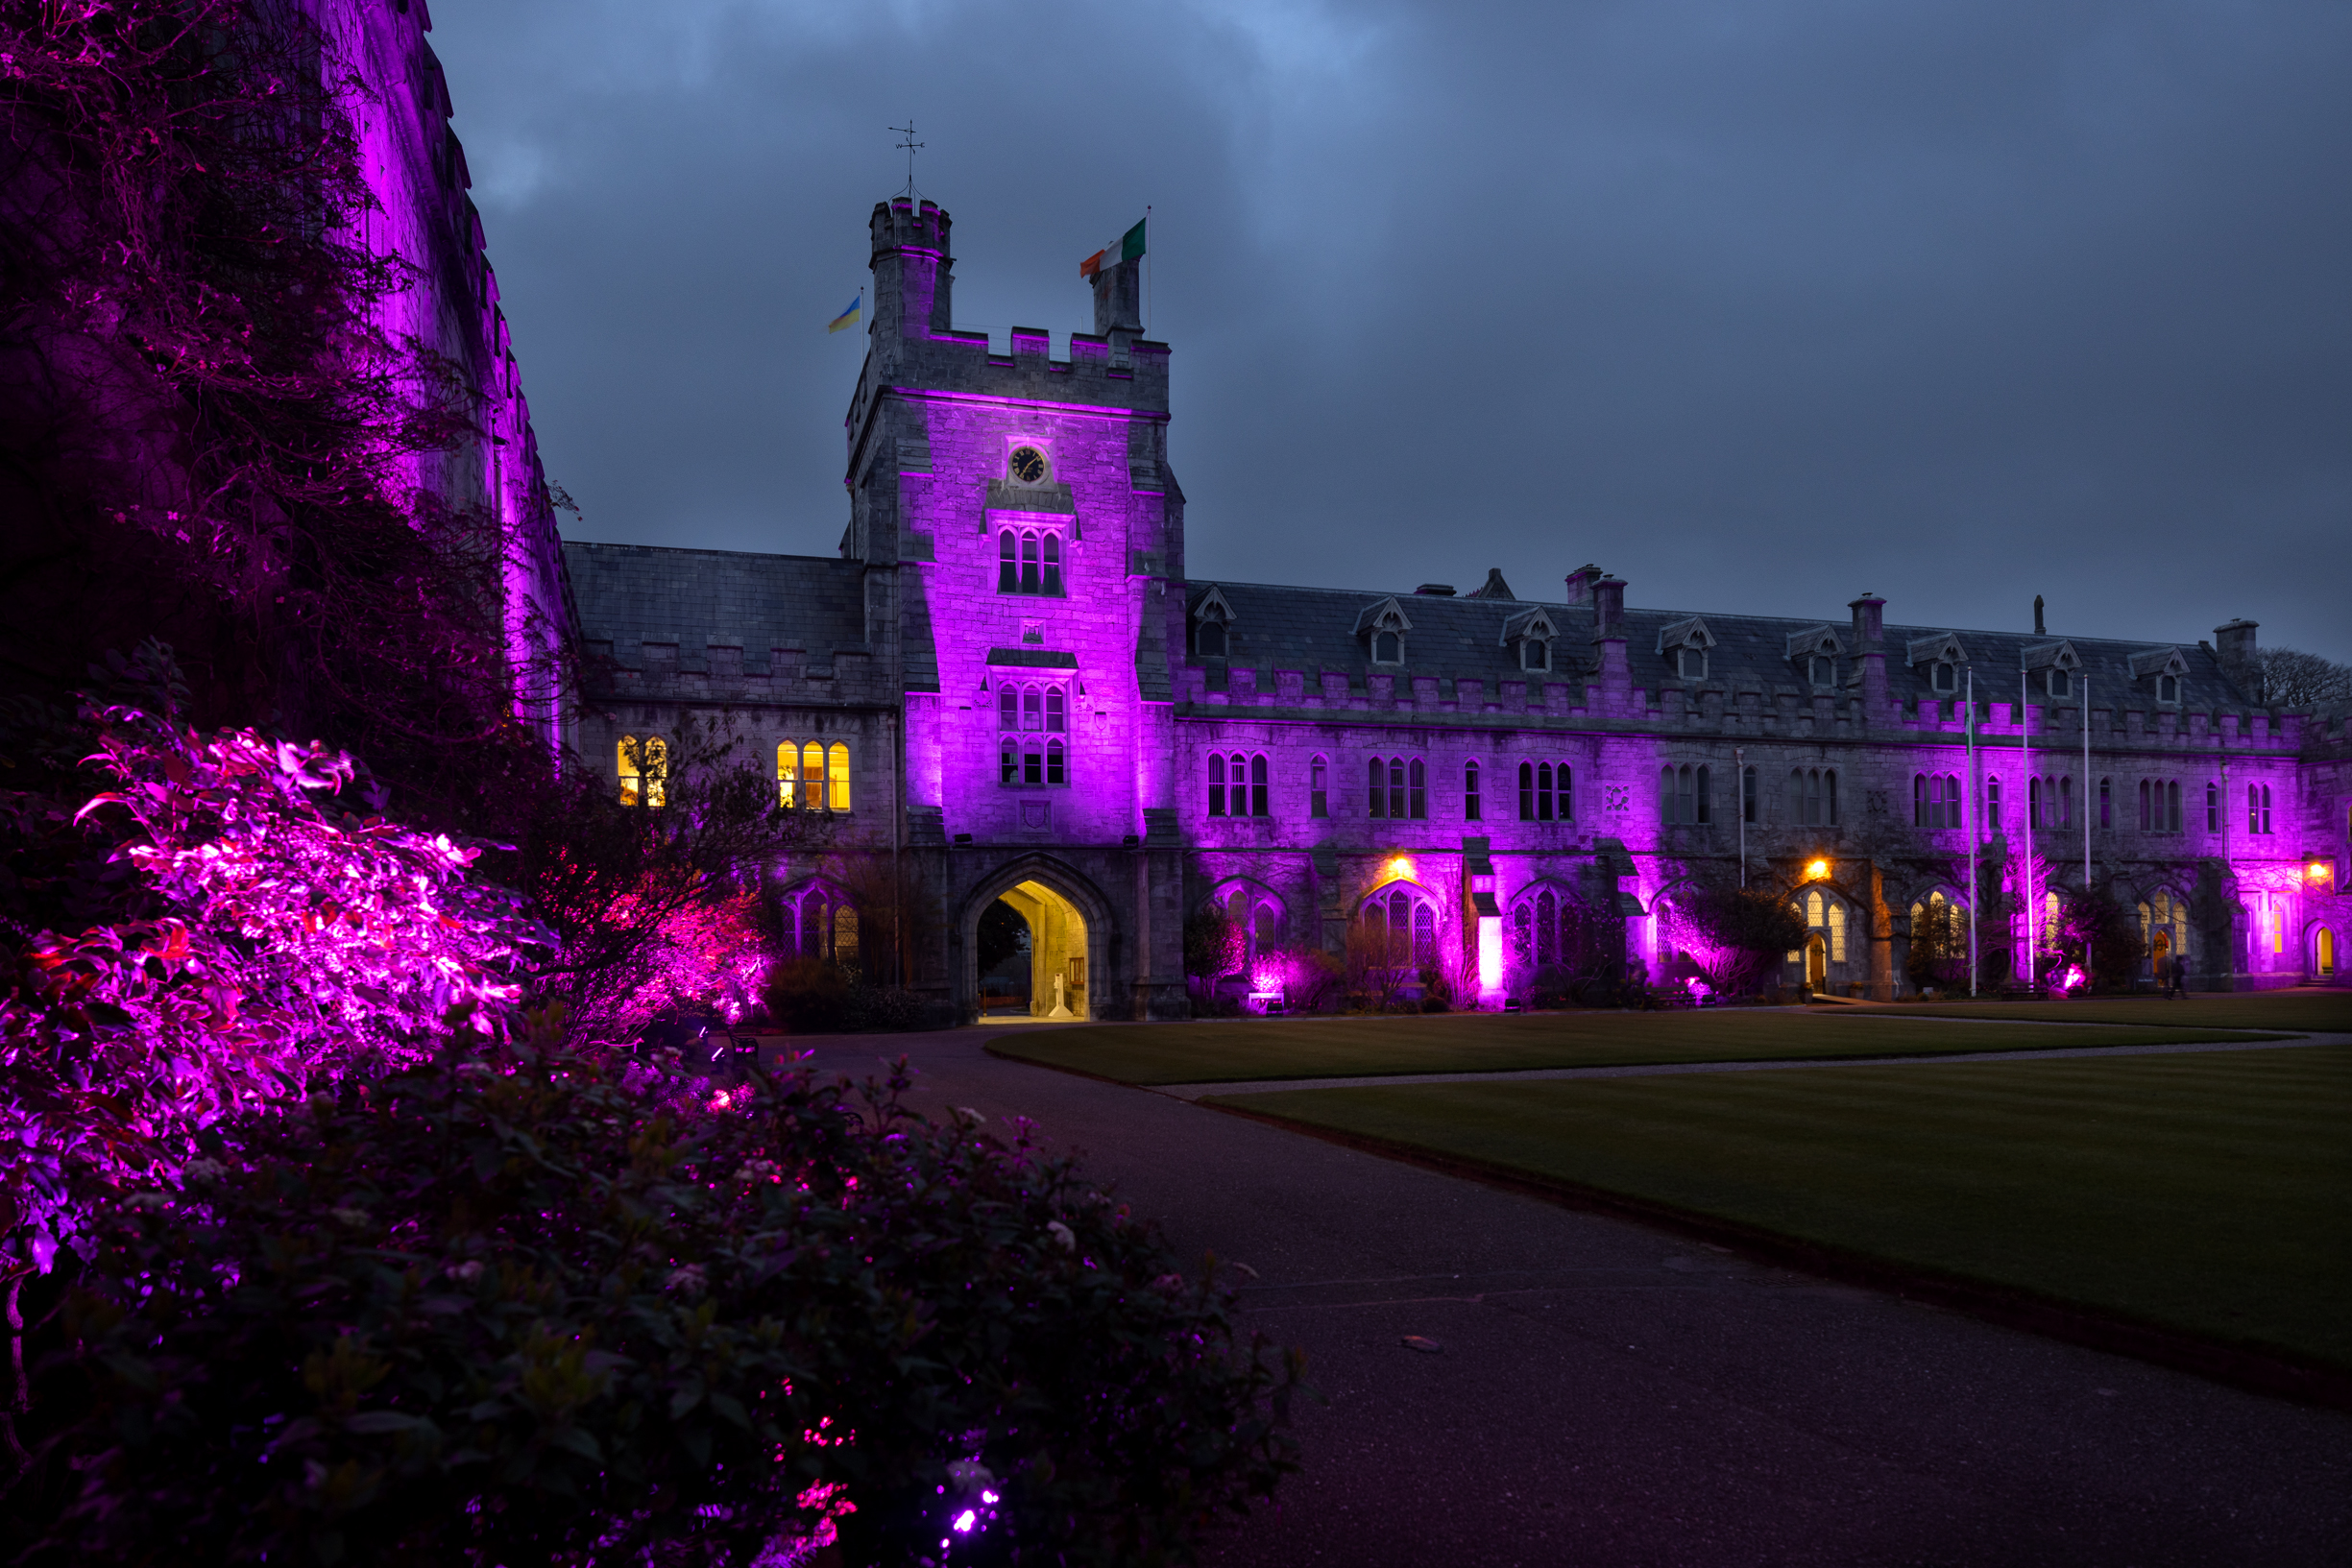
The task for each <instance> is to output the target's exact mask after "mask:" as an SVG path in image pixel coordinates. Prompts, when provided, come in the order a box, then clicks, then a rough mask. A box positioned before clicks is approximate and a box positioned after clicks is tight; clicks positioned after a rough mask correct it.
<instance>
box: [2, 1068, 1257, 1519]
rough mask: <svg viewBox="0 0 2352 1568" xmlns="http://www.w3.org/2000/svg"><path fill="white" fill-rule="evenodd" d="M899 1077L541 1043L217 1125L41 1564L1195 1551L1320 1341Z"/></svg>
mask: <svg viewBox="0 0 2352 1568" xmlns="http://www.w3.org/2000/svg"><path fill="white" fill-rule="evenodd" d="M633 1071H636V1072H638V1073H641V1074H642V1073H643V1069H636V1070H633ZM906 1087H907V1082H906V1078H905V1076H904V1072H903V1068H902V1069H901V1071H900V1073H899V1074H898V1075H896V1076H894V1077H893V1078H892V1079H891V1080H890V1081H889V1082H887V1083H886V1084H875V1083H871V1082H869V1083H868V1084H867V1085H866V1086H864V1088H863V1089H862V1090H858V1091H853V1090H852V1089H851V1088H850V1087H849V1085H848V1084H847V1083H846V1081H845V1080H840V1081H836V1082H835V1083H832V1084H824V1083H819V1082H816V1081H814V1080H813V1079H812V1077H811V1076H810V1075H809V1074H808V1073H806V1072H801V1073H790V1074H786V1075H782V1076H777V1077H767V1076H764V1075H763V1076H761V1077H760V1078H759V1079H758V1080H757V1081H756V1082H755V1084H754V1085H753V1086H752V1087H751V1088H750V1089H749V1090H748V1091H742V1090H737V1091H727V1092H722V1093H720V1094H718V1095H712V1094H711V1092H710V1090H709V1088H708V1086H707V1085H693V1084H684V1083H680V1082H677V1081H670V1082H667V1083H638V1084H633V1085H628V1086H623V1085H619V1084H616V1083H614V1082H610V1081H607V1080H606V1079H604V1078H603V1077H600V1076H599V1075H598V1074H597V1073H595V1072H594V1071H593V1070H591V1069H590V1068H588V1067H587V1066H586V1065H585V1064H583V1063H582V1062H581V1061H579V1060H577V1059H575V1058H570V1057H567V1056H564V1055H561V1054H554V1053H546V1054H543V1053H541V1052H540V1051H539V1050H538V1049H536V1048H533V1047H528V1046H525V1047H519V1048H510V1049H501V1050H500V1051H499V1052H498V1053H497V1065H496V1066H492V1065H487V1064H485V1063H483V1062H482V1061H480V1060H478V1059H473V1060H469V1059H464V1057H463V1056H462V1055H456V1056H452V1057H449V1058H445V1059H443V1060H441V1061H438V1062H435V1063H432V1064H429V1065H427V1066H424V1067H420V1068H417V1069H413V1070H411V1071H409V1072H406V1073H400V1074H398V1075H395V1076H392V1077H389V1078H386V1079H384V1080H381V1081H379V1082H378V1083H376V1084H375V1085H373V1086H370V1087H368V1088H367V1089H365V1090H364V1091H363V1090H361V1089H359V1088H358V1087H356V1086H349V1087H347V1088H346V1089H345V1091H344V1092H343V1093H341V1094H340V1095H329V1096H322V1097H319V1098H314V1099H313V1100H311V1101H310V1102H309V1103H308V1104H306V1105H305V1106H303V1107H302V1108H301V1109H300V1110H298V1111H295V1112H293V1113H290V1114H288V1115H285V1116H281V1117H273V1118H267V1119H255V1120H248V1121H245V1122H239V1123H236V1124H234V1125H231V1126H228V1127H225V1128H222V1129H219V1130H218V1134H217V1136H212V1137H209V1138H208V1140H207V1147H208V1149H209V1153H208V1155H207V1156H206V1158H203V1159H201V1160H199V1161H197V1162H195V1163H192V1164H191V1165H190V1166H189V1167H188V1170H187V1185H186V1187H185V1188H184V1189H183V1190H181V1191H178V1192H155V1193H150V1194H144V1195H142V1196H141V1197H139V1198H137V1199H134V1200H133V1201H132V1202H131V1203H128V1204H126V1205H124V1206H123V1207H122V1208H121V1209H120V1210H119V1211H117V1212H115V1213H113V1214H111V1215H109V1217H107V1218H105V1220H104V1221H103V1222H102V1224H101V1226H100V1230H99V1240H100V1242H101V1244H100V1246H99V1247H98V1249H97V1250H96V1252H95V1254H94V1259H93V1262H92V1264H91V1265H90V1266H88V1267H87V1268H86V1269H85V1272H84V1281H83V1286H82V1288H81V1289H80V1290H79V1291H77V1292H76V1293H75V1295H74V1296H73V1298H72V1300H71V1302H70V1304H69V1309H68V1313H67V1315H66V1318H65V1320H64V1321H63V1323H62V1324H61V1332H59V1333H56V1334H53V1336H52V1339H53V1344H52V1353H51V1354H50V1355H49V1357H48V1358H47V1359H46V1360H45V1361H44V1363H43V1364H42V1366H41V1369H40V1373H39V1381H38V1390H39V1393H40V1401H39V1405H38V1409H40V1410H42V1411H64V1410H72V1411H81V1412H83V1413H82V1414H81V1416H80V1417H79V1419H78V1421H77V1422H76V1423H75V1424H73V1425H72V1426H70V1427H68V1428H66V1429H65V1430H63V1431H62V1432H61V1433H60V1434H59V1435H58V1437H57V1440H58V1444H59V1446H58V1447H57V1449H56V1450H55V1451H54V1452H53V1454H52V1456H51V1459H50V1461H49V1462H50V1464H51V1465H52V1466H53V1467H55V1466H62V1465H65V1464H70V1466H71V1468H72V1470H73V1472H74V1473H76V1474H78V1476H79V1478H80V1480H79V1486H80V1489H79V1493H78V1495H74V1496H72V1497H71V1500H70V1502H69V1503H67V1504H65V1505H64V1506H63V1507H62V1508H61V1511H59V1512H58V1513H57V1514H56V1515H55V1516H54V1517H52V1518H50V1519H48V1520H47V1521H45V1540H44V1541H43V1542H42V1544H41V1545H40V1546H39V1547H38V1548H37V1550H36V1552H35V1553H34V1554H33V1556H32V1559H31V1560H35V1561H60V1562H63V1561H107V1562H126V1561H183V1560H186V1561H195V1560H202V1561H226V1560H248V1559H262V1558H266V1559H267V1560H269V1561H272V1562H284V1563H313V1562H316V1563H326V1562H342V1563H377V1562H479V1563H499V1562H504V1563H521V1562H566V1563H585V1562H590V1561H613V1562H624V1561H625V1562H661V1563H670V1564H687V1563H719V1562H740V1563H751V1562H755V1561H756V1562H765V1563H771V1564H782V1563H785V1562H789V1561H795V1560H800V1559H801V1558H802V1557H803V1556H806V1555H807V1553H808V1552H810V1551H811V1550H812V1549H813V1548H814V1546H815V1545H816V1544H818V1543H820V1542H823V1541H826V1540H829V1539H832V1538H833V1535H834V1532H836V1531H838V1532H839V1535H840V1538H841V1545H842V1546H843V1548H844V1552H845V1556H846V1557H847V1560H849V1561H851V1562H853V1563H855V1562H891V1563H901V1562H903V1563H914V1562H917V1561H920V1560H923V1559H925V1558H926V1557H928V1558H930V1559H932V1560H934V1561H943V1562H966V1561H1015V1560H1017V1561H1052V1562H1066V1563H1111V1562H1144V1561H1170V1560H1182V1559H1184V1558H1186V1557H1188V1556H1190V1545H1191V1542H1192V1541H1193V1539H1194V1538H1195V1536H1196V1535H1197V1534H1198V1533H1199V1532H1200V1530H1201V1529H1202V1528H1203V1527H1205V1526H1206V1525H1208V1524H1210V1523H1211V1522H1212V1521H1214V1520H1215V1519H1217V1518H1219V1517H1221V1516H1226V1517H1229V1516H1231V1515H1232V1514H1234V1513H1237V1512H1238V1511H1240V1510H1241V1509H1243V1508H1245V1507H1246V1506H1247V1504H1248V1503H1249V1501H1250V1500H1252V1499H1256V1498H1262V1497H1265V1496H1267V1495H1269V1494H1270V1493H1271V1491H1272V1488H1273V1485H1274V1484H1275V1482H1276V1481H1277V1480H1278V1478H1279V1477H1280V1476H1281V1475H1283V1474H1284V1473H1285V1472H1286V1471H1288V1470H1289V1469H1291V1468H1293V1465H1292V1461H1291V1459H1290V1452H1289V1444H1288V1441H1287V1438H1286V1436H1285V1435H1284V1434H1283V1433H1282V1431H1281V1430H1280V1422H1281V1417H1282V1414H1283V1412H1284V1411H1285V1409H1286V1406H1287V1401H1288V1399H1289V1396H1290V1392H1291V1388H1292V1387H1293V1385H1294V1383H1295V1380H1296V1376H1297V1363H1296V1360H1295V1358H1293V1359H1291V1360H1290V1361H1288V1362H1287V1363H1285V1362H1281V1361H1280V1359H1279V1358H1276V1357H1274V1356H1273V1355H1272V1354H1271V1353H1269V1352H1268V1351H1266V1350H1265V1348H1264V1347H1263V1346H1261V1345H1260V1344H1259V1343H1258V1342H1257V1341H1256V1340H1255V1339H1251V1340H1249V1341H1247V1342H1244V1341H1242V1340H1241V1339H1239V1337H1238V1336H1237V1333H1236V1331H1235V1329H1234V1327H1233V1323H1232V1319H1231V1317H1230V1315H1229V1307H1228V1304H1227V1300H1226V1297H1225V1295H1224V1292H1223V1291H1221V1290H1218V1289H1216V1288H1213V1287H1212V1285H1211V1284H1210V1283H1209V1282H1208V1280H1207V1279H1205V1278H1202V1279H1196V1280H1187V1279H1185V1278H1184V1277H1183V1276H1182V1275H1181V1274H1180V1273H1179V1272H1178V1270H1177V1267H1176V1263H1175V1261H1174V1260H1173V1259H1172V1258H1171V1257H1170V1256H1169V1255H1168V1254H1167V1253H1166V1252H1165V1251H1164V1249H1163V1248H1162V1246H1161V1244H1160V1243H1159V1242H1158V1241H1157V1239H1156V1238H1155V1236H1154V1235H1153V1234H1152V1232H1151V1231H1150V1230H1149V1229H1147V1228H1146V1227H1144V1226H1142V1225H1139V1224H1137V1223H1136V1222H1134V1221H1133V1220H1132V1219H1131V1218H1129V1216H1128V1213H1127V1211H1126V1210H1125V1209H1124V1208H1122V1207H1119V1206H1117V1205H1115V1204H1113V1203H1112V1202H1110V1201H1109V1200H1108V1199H1107V1198H1105V1197H1104V1196H1103V1194H1100V1193H1098V1192H1097V1191H1095V1190H1094V1189H1093V1188H1091V1187H1089V1186H1088V1185H1087V1184H1085V1183H1084V1182H1083V1181H1082V1180H1080V1179H1079V1173H1078V1172H1077V1170H1075V1169H1074V1168H1073V1167H1072V1165H1071V1164H1070V1163H1069V1162H1067V1161H1065V1160H1059V1159H1048V1158H1043V1157H1041V1156H1040V1155H1039V1154H1038V1153H1037V1151H1036V1150H1035V1149H1034V1148H1033V1147H1031V1146H1030V1144H1029V1142H1028V1140H1027V1137H1026V1135H1025V1133H1024V1132H1023V1131H1022V1130H1021V1129H1018V1128H1016V1129H1014V1130H1013V1133H1012V1136H1011V1137H1010V1139H1009V1141H1007V1140H1006V1139H1002V1138H1000V1137H998V1136H995V1135H992V1134H991V1133H989V1132H988V1131H986V1130H984V1129H983V1128H982V1126H981V1125H980V1124H979V1118H978V1117H977V1115H962V1114H959V1115H958V1119H957V1121H956V1123H955V1124H954V1125H948V1126H941V1125H936V1124H934V1123H932V1122H927V1121H924V1120H922V1119H920V1118H919V1117H916V1116H914V1115H913V1114H911V1113H910V1112H909V1111H908V1109H907V1108H906V1107H905V1106H904V1105H903V1103H902V1102H901V1099H900V1095H901V1092H902V1091H904V1090H905V1089H906ZM682 1091H685V1092H682ZM706 1096H707V1097H709V1098H704V1097H706ZM74 1344H79V1346H80V1347H81V1349H80V1353H79V1354H74V1353H72V1352H71V1350H70V1349H69V1348H68V1347H69V1346H71V1345H74ZM959 1521H960V1523H961V1525H962V1526H963V1527H964V1528H962V1529H960V1530H959V1529H958V1522H959ZM28 1523H29V1522H28ZM20 1539H21V1537H20ZM943 1540H945V1541H949V1542H952V1543H953V1546H952V1549H951V1550H950V1551H947V1552H942V1551H941V1550H940V1547H941V1542H942V1541H943Z"/></svg>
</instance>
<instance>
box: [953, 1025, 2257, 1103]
mask: <svg viewBox="0 0 2352 1568" xmlns="http://www.w3.org/2000/svg"><path fill="white" fill-rule="evenodd" d="M2200 1023H2201V1020H2200ZM2276 1038H2279V1036H2275V1035H2233V1034H2231V1033H2229V1032H2227V1031H2225V1030H2220V1029H2214V1028H2205V1027H2197V1028H2189V1029H2180V1030H2162V1029H2148V1028H2133V1027H2121V1028H2112V1029H2042V1028H2033V1027H2020V1026H2018V1025H2013V1024H2009V1023H2005V1022H2000V1021H1986V1022H1982V1023H1977V1024H1973V1025H1972V1024H1953V1023H1949V1022H1943V1021H1938V1020H1931V1019H1915V1018H1903V1017H1900V1016H1897V1015H1894V1014H1892V1013H1888V1012H1880V1011H1873V1012H1868V1013H1861V1012H1856V1013H1855V1014H1853V1015H1852V1016H1843V1017H1841V1016H1836V1015H1816V1014H1811V1013H1807V1012H1805V1011H1804V1010H1802V1009H1799V1008H1766V1007H1756V1008H1727V1009H1724V1010H1722V1011H1720V1012H1715V1011H1709V1012H1683V1013H1534V1014H1524V1013H1522V1014H1506V1015H1503V1016H1500V1017H1497V1016H1495V1015H1494V1014H1491V1013H1488V1014H1459V1013H1457V1014H1444V1015H1438V1016H1419V1017H1402V1018H1299V1019H1287V1018H1277V1019H1251V1020H1223V1019H1220V1020H1201V1021H1200V1022H1197V1023H1191V1024H1104V1025H1097V1026H1095V1027H1093V1028H1085V1029H1054V1030H1040V1031H1038V1032H1036V1033H1023V1034H1006V1035H1005V1036H1003V1037H1001V1038H999V1039H995V1040H991V1041H990V1042H989V1043H988V1047H987V1049H988V1050H989V1051H990V1052H991V1053H992V1054H994V1055H998V1056H1007V1057H1011V1058H1012V1059H1014V1060H1016V1061H1024V1062H1035V1063H1037V1064H1039V1065H1040V1066H1044V1067H1058V1068H1065V1069H1069V1070H1071V1071H1075V1072H1079V1073H1093V1074H1095V1075H1097V1076H1099V1077H1105V1078H1112V1079H1116V1080H1117V1081H1119V1082H1121V1083H1148V1084H1165V1083H1240V1082H1249V1081H1265V1080H1269V1079H1276V1078H1348V1077H1376V1076H1384V1075H1387V1074H1390V1073H1507V1072H1515V1071H1518V1070H1520V1069H1525V1068H1541V1067H1623V1066H1632V1065H1637V1064H1646V1063H1655V1062H1747V1061H1781V1060H1804V1059H1807V1058H1815V1057H1831V1058H1834V1057H1840V1056H1908V1055H1944V1054H1950V1053H1952V1052H1955V1051H1972V1050H2033V1049H2053V1048H2058V1047H2074V1046H2123V1045H2131V1046H2146V1045H2165V1044H2175V1043H2177V1044H2183V1045H2186V1044H2191V1043H2194V1042H2201V1041H2210V1040H2224V1039H2276Z"/></svg>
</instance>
